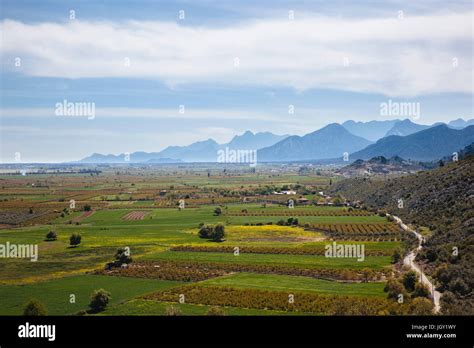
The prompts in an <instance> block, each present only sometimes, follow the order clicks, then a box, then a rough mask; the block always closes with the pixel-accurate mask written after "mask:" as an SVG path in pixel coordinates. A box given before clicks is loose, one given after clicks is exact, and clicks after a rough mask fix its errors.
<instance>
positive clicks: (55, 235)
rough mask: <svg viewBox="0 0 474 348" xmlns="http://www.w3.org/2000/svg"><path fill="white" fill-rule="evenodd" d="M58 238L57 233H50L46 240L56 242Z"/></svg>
mask: <svg viewBox="0 0 474 348" xmlns="http://www.w3.org/2000/svg"><path fill="white" fill-rule="evenodd" d="M57 238H58V235H57V234H56V232H54V231H49V232H48V233H47V234H46V240H47V241H54V240H56V239H57Z"/></svg>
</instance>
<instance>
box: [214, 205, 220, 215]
mask: <svg viewBox="0 0 474 348" xmlns="http://www.w3.org/2000/svg"><path fill="white" fill-rule="evenodd" d="M221 214H222V209H221V208H220V207H217V208H216V209H214V215H216V216H219V215H221Z"/></svg>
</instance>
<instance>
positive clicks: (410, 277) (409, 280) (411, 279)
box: [403, 271, 418, 292]
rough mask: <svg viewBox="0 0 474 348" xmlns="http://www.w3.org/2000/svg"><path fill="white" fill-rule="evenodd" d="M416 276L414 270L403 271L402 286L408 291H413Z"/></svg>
mask: <svg viewBox="0 0 474 348" xmlns="http://www.w3.org/2000/svg"><path fill="white" fill-rule="evenodd" d="M417 278H418V276H417V275H416V273H415V272H414V271H409V272H407V273H405V275H404V276H403V286H404V287H405V289H407V290H408V291H409V292H412V291H414V290H415V285H416V282H417Z"/></svg>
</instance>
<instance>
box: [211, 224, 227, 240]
mask: <svg viewBox="0 0 474 348" xmlns="http://www.w3.org/2000/svg"><path fill="white" fill-rule="evenodd" d="M224 236H225V228H224V225H221V224H218V225H217V226H216V227H214V229H213V231H212V233H211V236H210V237H211V239H212V240H213V241H215V242H220V241H221V240H222V239H223V238H224Z"/></svg>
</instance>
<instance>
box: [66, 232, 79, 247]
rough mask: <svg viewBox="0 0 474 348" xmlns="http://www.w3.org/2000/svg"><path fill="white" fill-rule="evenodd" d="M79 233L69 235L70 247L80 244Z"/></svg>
mask: <svg viewBox="0 0 474 348" xmlns="http://www.w3.org/2000/svg"><path fill="white" fill-rule="evenodd" d="M81 239H82V237H81V235H80V234H79V233H73V234H72V235H71V237H69V244H70V245H71V246H72V247H76V246H78V245H79V244H81Z"/></svg>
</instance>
